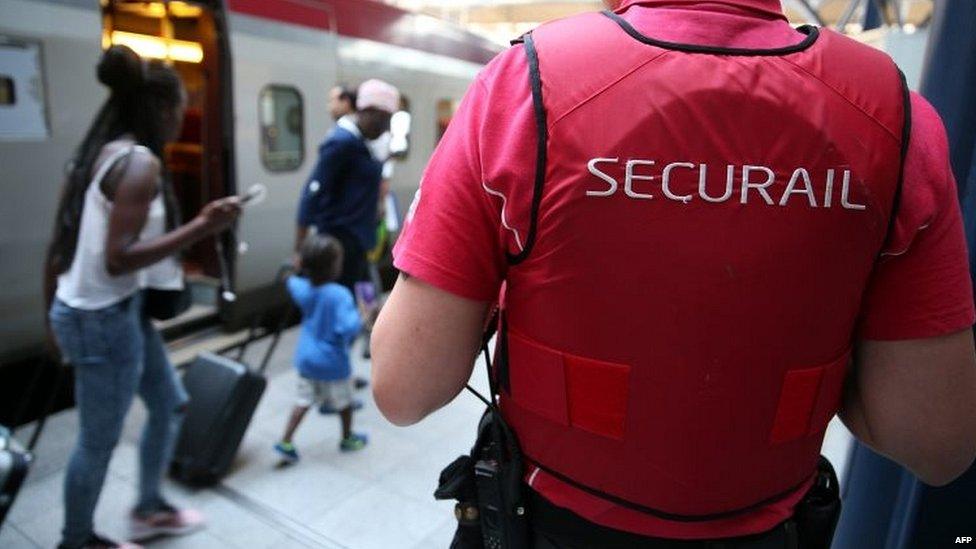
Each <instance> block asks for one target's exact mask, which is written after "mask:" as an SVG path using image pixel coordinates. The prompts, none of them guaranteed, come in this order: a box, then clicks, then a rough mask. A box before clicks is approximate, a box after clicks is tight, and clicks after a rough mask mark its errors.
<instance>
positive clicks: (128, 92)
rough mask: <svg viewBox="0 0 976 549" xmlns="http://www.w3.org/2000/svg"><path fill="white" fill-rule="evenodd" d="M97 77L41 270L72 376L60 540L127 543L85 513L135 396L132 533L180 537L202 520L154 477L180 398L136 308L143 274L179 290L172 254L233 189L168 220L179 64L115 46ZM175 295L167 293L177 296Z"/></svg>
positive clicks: (232, 200) (209, 223)
mask: <svg viewBox="0 0 976 549" xmlns="http://www.w3.org/2000/svg"><path fill="white" fill-rule="evenodd" d="M97 73H98V79H99V81H100V82H102V83H103V84H105V85H106V86H107V87H108V88H109V89H110V90H111V94H110V96H109V99H108V101H107V102H106V103H105V104H104V106H103V107H102V108H101V110H100V111H99V112H98V114H97V115H96V117H95V120H94V121H93V122H92V125H91V127H90V129H89V130H88V132H87V135H86V136H85V138H84V140H83V141H82V143H81V145H80V146H79V147H78V150H77V153H76V156H75V158H74V159H73V162H72V165H71V169H70V172H69V173H68V175H67V179H66V181H65V184H64V188H63V191H62V196H61V202H60V205H59V207H58V212H57V218H56V220H55V226H54V235H53V240H52V242H51V245H50V248H49V251H48V257H47V263H46V266H45V267H46V268H45V273H46V274H45V298H46V303H47V304H48V305H49V322H50V325H49V330H50V332H51V333H52V335H53V339H52V343H53V342H54V341H56V345H57V349H59V350H60V352H61V354H62V355H63V357H64V359H65V360H67V361H68V362H70V363H71V364H72V366H73V367H74V372H75V399H76V401H77V408H78V413H79V415H80V431H79V434H78V441H77V444H76V446H75V449H74V452H73V454H72V456H71V460H70V463H69V465H68V470H67V474H66V476H65V484H64V498H65V525H64V529H63V532H62V542H61V544H60V546H59V547H61V548H64V549H74V548H81V547H85V548H106V547H138V546H137V545H134V544H132V543H119V542H115V541H112V540H109V539H106V538H105V537H103V536H100V535H98V534H96V533H95V531H94V527H93V523H92V522H93V521H92V515H93V513H94V510H95V505H96V503H97V502H98V497H99V494H100V493H101V490H102V485H103V483H104V480H105V474H106V469H107V467H108V463H109V459H110V458H111V455H112V450H113V449H114V448H115V446H116V444H117V442H118V440H119V436H120V434H121V431H122V425H123V421H124V419H125V416H126V413H127V412H128V410H129V407H130V405H131V403H132V400H133V397H134V396H135V395H136V394H138V395H139V396H140V397H141V398H142V400H143V401H144V402H145V405H146V408H147V410H148V419H147V421H146V425H145V429H144V431H143V434H142V441H141V445H140V449H139V463H140V477H139V499H138V502H137V504H136V506H135V508H134V509H133V511H132V515H131V517H130V526H131V538H132V539H133V540H136V541H138V540H142V539H148V538H150V537H155V536H158V535H161V534H182V533H187V532H190V531H193V530H196V529H198V528H200V527H201V526H202V525H203V517H202V516H201V515H200V514H199V513H197V512H195V511H192V510H188V509H177V508H175V507H173V506H172V505H171V504H170V503H169V502H167V500H166V499H165V498H164V497H163V495H162V493H161V492H160V483H161V479H162V474H163V470H164V469H165V468H166V466H167V464H168V463H169V461H170V457H171V454H172V450H173V443H174V440H175V437H176V435H177V433H178V431H179V426H180V422H181V420H182V412H183V410H184V407H185V404H186V401H187V395H186V392H185V391H184V389H183V387H182V384H181V382H180V380H179V378H178V377H177V375H176V372H175V370H174V369H173V366H172V364H170V362H169V359H168V357H167V355H166V351H165V349H164V347H163V342H162V339H161V338H160V336H159V333H158V332H157V331H156V330H155V328H154V327H153V325H152V323H151V321H150V318H149V316H148V315H147V311H146V310H145V308H144V296H143V293H142V292H141V291H140V290H141V289H142V288H143V287H145V286H146V285H147V283H149V282H151V283H152V285H153V286H154V287H164V288H167V289H172V290H178V289H180V288H182V287H183V274H182V270H181V267H180V266H179V263H178V262H177V261H176V259H175V255H176V254H177V253H178V252H179V251H180V250H182V249H184V248H186V247H187V246H189V245H191V244H193V243H194V242H197V241H198V240H200V239H202V238H204V237H206V236H209V235H212V234H215V233H218V232H220V231H222V230H224V229H226V228H227V227H229V226H230V224H231V223H233V221H234V220H235V219H236V218H237V216H238V215H239V213H240V202H239V200H238V199H237V198H236V197H229V198H224V199H220V200H216V201H214V202H211V203H210V204H208V205H206V206H205V207H204V208H203V209H202V211H201V212H200V213H199V215H197V216H196V218H194V219H193V220H192V221H190V222H189V223H187V224H185V225H181V224H180V220H179V212H178V208H177V207H176V206H175V205H174V204H175V201H174V198H173V192H172V189H171V186H170V183H169V182H168V179H167V177H166V173H165V170H164V167H163V163H162V161H161V158H162V157H163V151H164V148H165V146H166V144H167V143H169V142H171V141H173V140H174V139H175V138H176V137H177V136H178V135H179V133H180V126H181V122H182V119H183V111H184V109H185V105H186V92H185V91H184V88H183V84H182V82H181V80H180V77H179V76H178V75H177V73H176V72H175V71H174V70H173V69H171V68H170V67H167V66H165V65H163V64H161V63H158V62H148V63H147V62H146V61H144V60H143V59H141V58H140V57H139V56H138V55H137V54H136V53H135V52H133V51H132V50H131V49H129V48H127V47H125V46H113V47H112V48H110V49H108V50H107V51H106V52H105V53H104V54H103V57H102V59H101V61H100V62H99V64H98V70H97ZM179 293H180V292H174V293H173V294H171V295H172V296H174V298H175V296H176V295H177V294H179Z"/></svg>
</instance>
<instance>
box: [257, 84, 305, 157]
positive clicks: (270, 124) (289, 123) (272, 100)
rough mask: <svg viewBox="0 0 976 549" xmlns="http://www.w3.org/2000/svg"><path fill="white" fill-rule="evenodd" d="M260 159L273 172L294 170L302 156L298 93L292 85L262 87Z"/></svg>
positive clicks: (302, 118)
mask: <svg viewBox="0 0 976 549" xmlns="http://www.w3.org/2000/svg"><path fill="white" fill-rule="evenodd" d="M258 108H259V110H260V113H259V117H260V121H261V161H262V162H264V167H265V168H267V169H268V170H270V171H273V172H287V171H292V170H297V169H298V167H299V166H301V165H302V161H303V160H304V159H305V112H304V107H303V105H302V95H301V93H299V91H298V90H297V89H296V88H294V87H292V86H282V85H277V84H272V85H269V86H266V87H265V88H264V89H263V90H262V91H261V95H260V96H259V99H258Z"/></svg>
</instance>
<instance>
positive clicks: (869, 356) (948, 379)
mask: <svg viewBox="0 0 976 549" xmlns="http://www.w3.org/2000/svg"><path fill="white" fill-rule="evenodd" d="M840 416H841V419H843V421H844V423H845V424H846V425H847V427H848V428H849V429H850V430H851V431H852V432H853V433H854V435H855V436H857V438H859V439H860V440H862V441H863V442H864V443H865V444H867V445H868V446H871V447H872V448H874V449H875V450H877V451H878V452H880V453H882V454H885V455H887V456H889V457H891V458H892V459H894V460H895V461H897V462H899V463H901V464H903V465H904V466H906V467H908V468H909V469H910V470H911V471H912V472H913V473H915V474H916V475H917V476H918V477H919V478H920V479H921V480H922V481H924V482H926V483H928V484H932V485H936V486H939V485H943V484H946V483H948V482H951V481H952V480H953V479H955V478H956V477H958V476H959V475H961V474H962V473H963V472H965V471H966V469H967V468H968V467H969V466H970V465H971V464H972V463H973V460H974V459H976V354H974V350H973V334H972V332H971V331H970V330H969V329H966V330H963V331H961V332H958V333H955V334H951V335H947V336H943V337H936V338H930V339H918V340H910V341H862V342H860V344H859V345H858V348H857V352H856V355H855V362H854V368H853V369H852V371H851V374H850V376H849V377H848V382H847V386H846V390H845V395H844V402H843V406H842V409H841V412H840Z"/></svg>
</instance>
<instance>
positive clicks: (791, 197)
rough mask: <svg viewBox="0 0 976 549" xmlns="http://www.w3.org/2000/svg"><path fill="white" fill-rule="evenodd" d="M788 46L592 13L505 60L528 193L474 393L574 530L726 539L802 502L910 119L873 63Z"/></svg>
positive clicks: (839, 50)
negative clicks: (639, 518)
mask: <svg viewBox="0 0 976 549" xmlns="http://www.w3.org/2000/svg"><path fill="white" fill-rule="evenodd" d="M801 31H802V32H804V33H806V35H807V37H806V39H804V40H803V41H802V42H801V43H799V44H797V45H795V46H790V47H784V48H779V49H774V50H741V49H725V48H716V47H704V46H688V45H681V44H672V43H665V42H660V41H656V40H653V39H651V38H647V37H645V36H642V35H641V34H640V33H638V32H637V31H636V30H635V29H633V28H632V27H631V26H630V25H629V24H628V23H627V22H626V21H624V20H623V19H621V18H619V17H618V16H616V15H615V14H612V13H609V12H606V13H603V14H587V15H583V16H579V17H574V18H570V19H566V20H562V21H558V22H554V23H551V24H546V25H543V26H542V27H540V28H538V29H537V30H535V31H534V32H533V33H532V34H531V35H528V36H527V37H526V38H525V49H526V52H527V55H528V58H529V66H530V69H531V72H532V78H531V81H532V84H533V88H534V90H533V91H534V99H535V101H536V119H537V123H538V126H539V129H540V134H539V150H538V153H539V171H538V174H537V177H536V181H535V185H536V187H535V199H534V201H533V204H534V207H533V217H532V223H531V228H530V231H529V237H528V242H527V243H526V245H525V247H524V248H525V250H524V251H523V252H522V253H520V254H518V255H516V256H510V261H511V263H512V265H511V267H510V269H509V271H508V274H507V278H506V281H507V282H506V284H507V290H506V293H507V295H506V297H505V302H504V315H503V319H504V325H503V326H502V328H503V329H502V332H501V334H502V337H501V339H500V344H499V345H500V346H499V349H498V352H499V357H500V360H499V368H498V370H497V371H496V375H497V377H498V380H499V382H500V386H501V387H502V389H503V390H502V394H501V405H502V409H503V412H504V416H505V418H506V420H507V421H508V422H510V425H511V426H512V427H513V428H514V431H515V432H516V434H517V436H518V438H519V440H520V442H521V445H522V449H523V451H524V453H525V455H526V458H527V460H528V463H529V465H530V471H531V472H535V470H536V469H539V470H541V471H542V472H543V473H545V474H548V475H549V476H550V478H554V479H558V481H559V482H561V483H565V484H567V485H569V486H571V487H572V488H573V490H570V492H574V493H577V494H579V500H578V501H577V500H575V499H573V497H571V496H567V495H566V493H565V492H562V493H561V495H560V498H559V501H558V502H559V504H560V505H563V506H567V507H569V508H570V509H571V510H574V511H576V512H578V513H579V514H581V515H583V516H584V517H587V518H591V519H593V518H594V515H593V514H592V513H590V512H588V510H589V509H591V508H592V498H594V497H595V498H599V499H601V500H604V501H606V502H608V504H609V505H612V506H616V507H615V508H618V509H627V510H628V512H638V513H643V514H646V515H647V516H648V517H651V518H652V520H657V521H661V520H665V521H676V522H682V523H692V524H693V523H697V522H701V523H705V522H708V521H715V520H723V519H729V518H732V519H734V518H735V517H739V516H747V515H749V514H750V513H755V512H757V511H759V512H761V510H762V509H763V508H764V507H767V506H769V505H772V504H775V503H776V502H781V501H782V500H783V499H784V498H792V499H791V500H790V502H789V504H790V505H792V504H794V503H795V502H796V501H797V500H798V499H800V497H801V496H802V493H803V492H805V487H806V486H808V485H809V481H810V480H811V478H812V475H813V473H814V471H815V469H816V464H817V459H818V455H819V451H820V447H821V444H822V441H823V436H824V432H825V429H826V427H827V423H828V421H829V420H830V418H831V417H832V416H833V415H834V413H835V412H836V411H837V409H838V406H839V402H840V395H841V387H842V383H843V380H844V377H845V371H846V366H847V364H848V362H849V360H850V356H851V345H852V338H853V334H854V332H855V324H856V322H857V318H858V312H859V310H860V304H861V299H862V295H863V293H864V290H865V287H866V286H867V283H868V279H869V276H870V275H871V272H872V268H873V266H874V264H875V262H876V259H877V258H878V254H879V253H880V250H881V247H882V245H883V243H884V240H885V238H886V234H887V232H888V227H889V220H890V219H891V216H892V211H893V208H894V207H895V205H896V203H897V194H898V189H899V188H900V179H901V170H902V163H903V157H904V153H905V149H906V144H907V135H908V123H907V119H908V118H909V115H908V111H907V110H906V109H907V100H908V99H907V98H908V95H907V91H906V88H905V86H904V84H903V78H902V77H901V75H900V72H899V71H898V69H897V68H896V66H895V65H894V63H893V62H892V61H891V59H890V58H889V57H887V56H886V55H885V54H883V53H881V52H878V51H875V50H873V49H871V48H868V47H866V46H863V45H861V44H858V43H856V42H854V41H852V40H850V39H848V38H845V37H843V36H841V35H839V34H836V33H834V32H831V31H827V30H818V29H815V28H812V27H804V28H801ZM540 81H541V82H540ZM540 491H541V492H542V495H543V496H547V493H546V491H545V490H540ZM567 498H568V499H567ZM583 500H587V502H584V501H583ZM605 518H606V517H605V516H604V517H603V519H605ZM781 519H782V517H780V518H779V519H778V520H781ZM778 520H777V521H778ZM600 522H603V523H607V521H606V520H602V519H601V520H600ZM609 522H613V521H609ZM760 522H761V521H760ZM766 526H768V527H770V528H771V527H773V526H775V522H773V523H771V524H768V525H766ZM652 530H653V529H652ZM655 532H657V534H658V535H663V534H667V530H666V529H665V530H655ZM686 532H687V531H686ZM644 533H646V529H645V532H644ZM714 533H715V531H714V529H712V530H709V531H708V534H705V533H704V531H703V533H702V535H703V536H705V535H713V534H714ZM684 536H688V537H694V536H695V534H694V533H692V534H691V535H690V536H689V535H688V534H687V533H686V534H684Z"/></svg>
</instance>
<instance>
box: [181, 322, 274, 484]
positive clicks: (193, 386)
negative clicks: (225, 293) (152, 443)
mask: <svg viewBox="0 0 976 549" xmlns="http://www.w3.org/2000/svg"><path fill="white" fill-rule="evenodd" d="M289 312H290V310H289ZM288 316H289V313H285V314H284V315H282V321H281V322H280V324H279V325H278V327H277V328H276V329H275V331H274V333H273V335H272V341H271V344H270V345H269V346H268V349H267V351H265V354H264V358H263V359H262V361H261V365H260V366H259V367H258V368H257V369H256V370H255V369H251V368H250V367H248V366H247V364H245V363H244V362H242V361H241V359H242V357H243V355H244V351H245V349H246V347H247V345H248V343H249V342H250V341H253V339H255V338H254V337H253V330H254V329H255V328H252V335H251V336H250V337H248V340H247V341H246V342H245V343H244V344H243V345H242V346H241V347H239V351H238V354H237V356H236V360H235V359H231V358H229V357H226V356H223V355H218V354H213V353H201V354H200V355H199V356H197V358H196V360H194V361H193V362H192V363H191V365H190V367H189V368H188V369H187V371H186V373H185V374H184V376H183V385H184V387H185V388H186V391H187V393H189V395H190V402H189V404H188V406H187V410H186V416H185V417H184V419H183V427H182V428H181V430H180V436H179V438H178V439H177V442H176V450H175V452H174V454H173V462H172V465H171V469H170V471H171V474H172V475H173V477H174V478H176V479H177V480H180V481H182V482H184V483H186V484H190V485H195V486H200V485H208V484H213V483H216V482H217V481H219V480H220V479H221V478H222V477H223V476H224V475H225V474H226V473H227V470H228V469H230V466H231V464H232V463H233V461H234V457H235V456H236V455H237V449H238V447H239V446H240V444H241V439H243V438H244V432H245V431H247V426H248V424H250V423H251V417H252V416H253V415H254V411H255V409H257V407H258V403H259V402H260V401H261V396H262V395H263V394H264V389H265V387H267V384H268V381H267V379H266V378H265V376H264V371H265V369H266V368H267V367H268V362H269V361H270V360H271V356H272V354H273V353H274V350H275V348H276V347H277V345H278V341H279V339H280V338H281V330H282V329H283V328H284V326H285V324H286V322H287V319H288Z"/></svg>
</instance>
